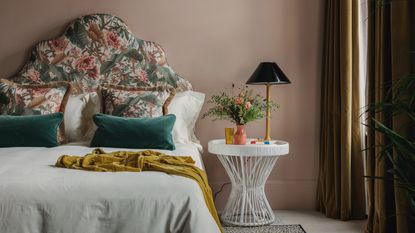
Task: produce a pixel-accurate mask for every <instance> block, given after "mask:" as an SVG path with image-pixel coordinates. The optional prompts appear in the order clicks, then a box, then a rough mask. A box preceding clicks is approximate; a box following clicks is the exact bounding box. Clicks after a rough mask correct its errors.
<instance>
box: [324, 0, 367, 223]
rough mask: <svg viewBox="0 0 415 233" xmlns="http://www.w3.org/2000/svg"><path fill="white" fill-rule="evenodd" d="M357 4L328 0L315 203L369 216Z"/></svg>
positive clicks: (335, 212)
mask: <svg viewBox="0 0 415 233" xmlns="http://www.w3.org/2000/svg"><path fill="white" fill-rule="evenodd" d="M358 10H359V3H358V1H352V0H327V1H326V9H325V32H324V51H323V69H322V70H323V73H322V89H321V91H322V93H321V108H322V110H321V133H320V169H319V177H318V183H317V209H318V210H319V211H321V212H323V213H324V214H326V216H328V217H331V218H339V219H342V220H348V219H363V218H365V217H366V204H365V188H364V157H363V154H362V149H363V148H362V140H361V139H362V138H361V121H360V113H361V112H360V111H361V109H360V102H359V101H360V100H359V97H360V94H359V46H358V45H359V34H358V30H359V26H358V25H359V20H358V18H359V17H358Z"/></svg>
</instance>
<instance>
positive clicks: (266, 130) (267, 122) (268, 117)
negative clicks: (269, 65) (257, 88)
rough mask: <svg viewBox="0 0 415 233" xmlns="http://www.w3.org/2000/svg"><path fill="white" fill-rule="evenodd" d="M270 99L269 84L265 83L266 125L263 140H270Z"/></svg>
mask: <svg viewBox="0 0 415 233" xmlns="http://www.w3.org/2000/svg"><path fill="white" fill-rule="evenodd" d="M270 99H271V84H269V83H267V115H266V123H265V124H266V125H265V138H264V139H265V140H266V141H269V140H271V136H270V131H271V109H270V106H269V100H270Z"/></svg>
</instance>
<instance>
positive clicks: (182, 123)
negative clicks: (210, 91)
mask: <svg viewBox="0 0 415 233" xmlns="http://www.w3.org/2000/svg"><path fill="white" fill-rule="evenodd" d="M204 100H205V94H203V93H200V92H195V91H184V92H179V93H177V94H176V95H175V96H174V98H173V100H172V101H171V103H170V104H169V107H168V113H169V114H174V115H176V123H175V124H174V127H173V141H174V142H175V143H197V144H199V143H200V141H199V140H198V139H197V137H196V135H195V125H196V120H197V118H198V117H199V113H200V110H201V109H202V106H203V102H204Z"/></svg>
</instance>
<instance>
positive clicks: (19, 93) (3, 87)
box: [0, 80, 69, 115]
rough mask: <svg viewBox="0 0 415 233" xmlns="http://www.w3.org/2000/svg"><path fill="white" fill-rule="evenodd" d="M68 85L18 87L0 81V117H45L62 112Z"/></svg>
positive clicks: (5, 81)
mask: <svg viewBox="0 0 415 233" xmlns="http://www.w3.org/2000/svg"><path fill="white" fill-rule="evenodd" d="M68 90H69V84H68V83H66V82H55V83H50V84H47V85H18V84H15V83H12V82H9V81H7V80H1V81H0V114H1V115H45V114H51V113H56V112H63V111H64V108H65V105H66V101H67V96H68Z"/></svg>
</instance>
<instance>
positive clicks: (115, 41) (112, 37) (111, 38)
mask: <svg viewBox="0 0 415 233" xmlns="http://www.w3.org/2000/svg"><path fill="white" fill-rule="evenodd" d="M106 39H107V42H108V44H109V45H111V46H112V47H114V48H119V47H120V46H121V43H120V39H119V37H118V35H117V34H115V33H114V32H107V34H106Z"/></svg>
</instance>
